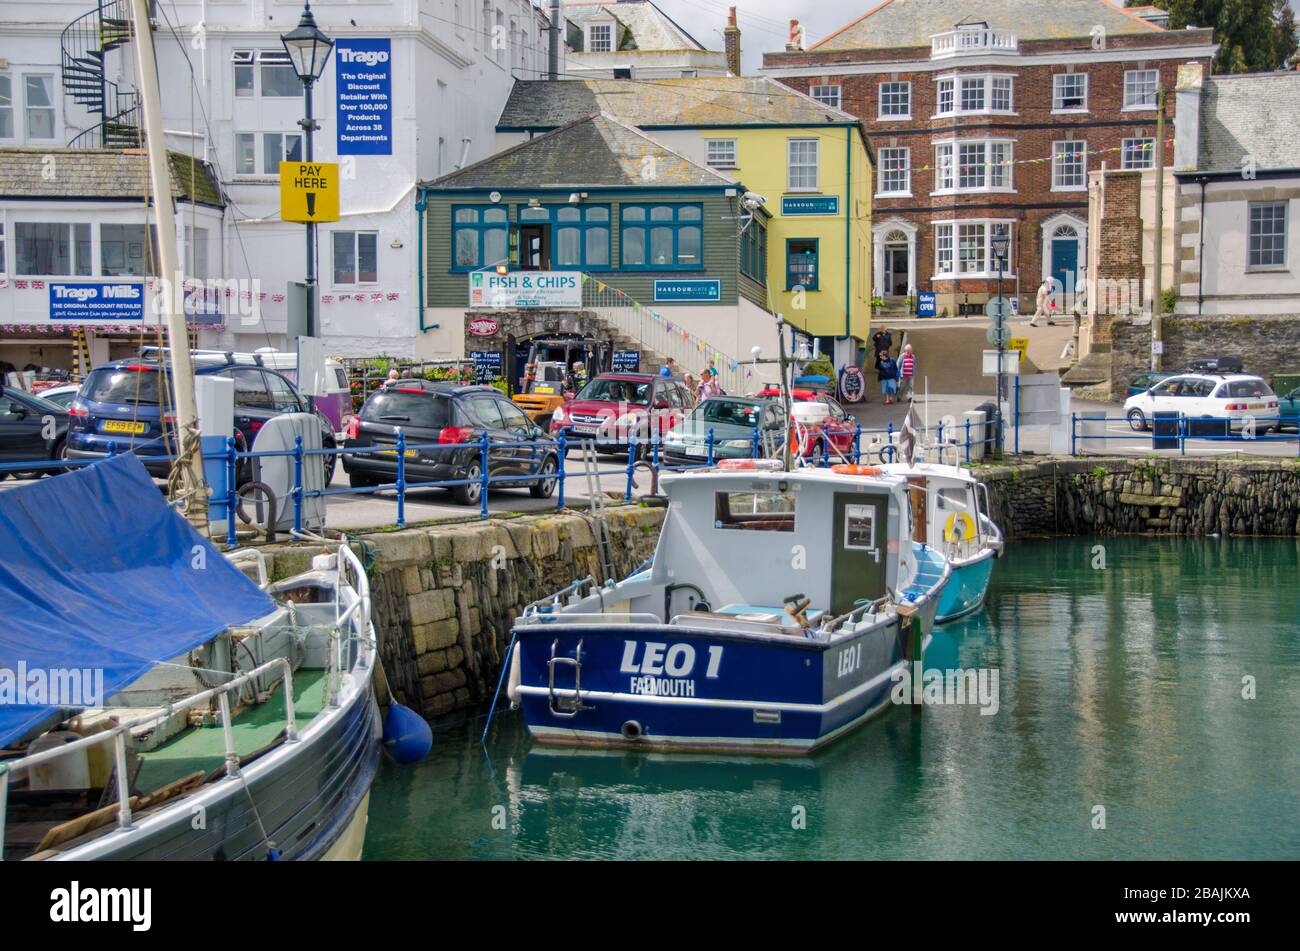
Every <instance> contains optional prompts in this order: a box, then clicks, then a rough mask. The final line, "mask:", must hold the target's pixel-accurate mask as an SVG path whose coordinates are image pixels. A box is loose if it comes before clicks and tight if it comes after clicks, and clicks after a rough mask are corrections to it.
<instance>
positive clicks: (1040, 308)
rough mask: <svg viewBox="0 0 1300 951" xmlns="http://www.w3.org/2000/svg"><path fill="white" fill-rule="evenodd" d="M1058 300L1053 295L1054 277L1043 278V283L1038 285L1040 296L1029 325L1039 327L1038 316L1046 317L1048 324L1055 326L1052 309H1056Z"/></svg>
mask: <svg viewBox="0 0 1300 951" xmlns="http://www.w3.org/2000/svg"><path fill="white" fill-rule="evenodd" d="M1055 306H1056V301H1055V299H1053V297H1052V279H1051V278H1050V277H1045V278H1043V283H1041V284H1039V285H1038V297H1037V299H1036V301H1035V304H1034V316H1033V317H1031V318H1030V319H1029V326H1031V327H1037V326H1038V318H1039V317H1046V318H1047V326H1049V327H1051V326H1053V323H1052V311H1053V310H1054V309H1055Z"/></svg>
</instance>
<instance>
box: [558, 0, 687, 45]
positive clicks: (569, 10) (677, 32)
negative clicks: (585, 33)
mask: <svg viewBox="0 0 1300 951" xmlns="http://www.w3.org/2000/svg"><path fill="white" fill-rule="evenodd" d="M560 13H561V14H562V15H563V16H564V18H565V19H567V20H569V21H570V22H572V23H574V24H576V25H578V26H583V25H585V23H586V22H587V21H588V20H591V19H594V18H596V17H598V16H605V15H609V16H613V17H614V19H616V20H618V21H619V22H620V23H622V24H623V26H624V27H625V28H626V29H627V30H628V32H630V33H631V34H632V35H631V38H630V40H629V39H624V40H623V41H622V43H621V44H620V46H619V47H618V48H620V49H634V50H642V51H644V50H655V51H664V50H674V51H675V50H702V49H704V47H703V46H702V45H701V44H700V42H699V41H698V40H696V39H695V37H693V36H691V35H690V34H689V33H687V32H686V31H685V30H684V29H682V28H681V27H680V26H679V25H678V24H677V23H676V22H674V20H673V18H672V17H670V16H668V14H666V13H664V11H663V10H661V9H659V7H657V6H656V5H655V4H654V3H653V2H651V0H613V2H610V0H600V2H580V3H566V4H564V5H562V6H561V7H560Z"/></svg>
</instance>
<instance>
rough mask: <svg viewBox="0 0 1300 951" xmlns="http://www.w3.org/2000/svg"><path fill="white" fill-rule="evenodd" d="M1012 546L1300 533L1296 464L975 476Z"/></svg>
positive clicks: (1136, 466) (1009, 470) (1142, 463)
mask: <svg viewBox="0 0 1300 951" xmlns="http://www.w3.org/2000/svg"><path fill="white" fill-rule="evenodd" d="M975 471H976V473H977V475H978V477H979V478H980V479H981V480H982V481H983V482H985V483H986V484H987V485H988V489H989V506H990V508H991V509H992V512H991V513H990V514H992V516H993V519H994V521H996V522H997V523H998V524H999V525H1001V526H1002V530H1003V532H1004V533H1006V535H1007V537H1008V538H1015V537H1017V536H1020V537H1025V536H1034V535H1107V534H1142V533H1155V534H1164V535H1212V534H1219V535H1224V536H1226V535H1300V460H1296V459H1255V460H1231V459H1193V458H1187V457H1183V456H1179V457H1176V458H1127V457H1124V458H1120V457H1109V456H1089V457H1087V458H1084V459H1077V458H1069V457H1066V458H1047V459H1042V460H1019V461H1014V462H1009V463H1007V464H1003V465H988V466H980V467H977V469H976V470H975Z"/></svg>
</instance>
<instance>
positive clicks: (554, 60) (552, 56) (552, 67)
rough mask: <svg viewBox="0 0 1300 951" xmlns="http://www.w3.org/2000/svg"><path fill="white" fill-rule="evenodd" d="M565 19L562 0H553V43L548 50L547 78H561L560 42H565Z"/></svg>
mask: <svg viewBox="0 0 1300 951" xmlns="http://www.w3.org/2000/svg"><path fill="white" fill-rule="evenodd" d="M563 23H564V19H563V17H562V16H561V15H560V0H551V45H550V49H548V50H547V51H546V78H547V79H552V80H554V79H559V78H560V43H562V42H563V40H564V36H563V33H562V30H563Z"/></svg>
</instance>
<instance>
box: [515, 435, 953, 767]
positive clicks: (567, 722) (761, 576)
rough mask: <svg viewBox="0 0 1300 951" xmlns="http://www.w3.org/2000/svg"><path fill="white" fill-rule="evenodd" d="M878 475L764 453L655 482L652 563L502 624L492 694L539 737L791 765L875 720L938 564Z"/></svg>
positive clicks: (929, 599) (912, 646)
mask: <svg viewBox="0 0 1300 951" xmlns="http://www.w3.org/2000/svg"><path fill="white" fill-rule="evenodd" d="M878 472H879V470H870V469H866V468H864V467H857V466H838V467H835V468H833V469H829V470H821V469H800V470H797V471H794V472H786V471H781V469H780V464H779V463H777V462H775V461H773V462H770V463H769V462H767V461H765V460H744V461H736V462H731V463H723V464H722V465H721V466H720V467H719V468H718V469H715V470H709V471H703V472H691V473H683V474H679V475H668V476H664V478H663V481H662V483H661V484H662V487H663V489H664V491H665V493H666V495H667V497H668V511H667V515H666V518H665V521H664V525H663V530H662V533H661V535H660V538H659V544H658V547H657V549H656V551H655V555H654V558H653V561H652V563H651V564H650V565H649V566H648V567H647V568H645V569H644V570H642V571H640V572H638V573H636V574H634V575H633V576H632V577H629V578H627V579H626V580H624V581H622V582H621V583H618V584H614V583H612V582H608V583H606V585H605V586H598V585H596V584H595V583H594V582H593V581H592V580H591V579H584V580H582V581H578V582H575V583H574V584H573V585H571V586H570V587H569V588H567V589H565V590H563V591H561V592H558V593H557V594H556V595H554V596H552V597H551V598H549V599H547V600H546V601H544V602H540V603H538V604H536V605H532V606H530V607H529V609H527V610H526V611H525V612H524V614H523V615H522V616H521V617H520V618H519V619H518V621H517V622H516V624H515V630H514V637H515V641H516V648H515V650H514V652H513V655H512V657H511V667H510V688H509V697H510V699H511V701H512V703H513V704H515V705H517V706H518V707H520V708H521V709H522V711H523V716H524V719H525V721H526V722H527V724H528V728H529V730H530V732H531V733H532V735H533V737H534V738H535V739H536V740H537V741H539V742H541V743H548V744H565V745H576V746H582V745H590V746H636V747H648V748H654V749H669V750H711V751H719V750H720V751H729V752H730V751H735V752H745V753H770V754H787V755H788V754H799V753H807V752H809V751H811V750H813V749H816V748H817V747H820V746H822V745H824V744H826V743H828V742H830V741H831V740H833V739H835V738H836V737H838V736H840V735H842V734H843V733H845V732H846V731H848V730H850V729H852V728H853V727H855V726H857V725H859V724H861V723H862V722H864V721H865V720H866V719H868V718H869V717H871V716H872V715H873V714H876V713H879V712H881V711H882V710H884V709H885V708H886V706H887V705H888V704H889V703H890V695H891V688H892V687H893V685H894V683H895V682H896V680H897V679H899V678H900V677H901V676H904V675H905V674H906V672H907V671H908V670H909V668H908V664H909V662H911V661H919V660H921V654H922V651H923V649H924V644H925V641H926V640H927V639H928V636H929V633H930V629H931V625H932V624H933V620H934V616H935V611H936V609H937V607H938V597H939V594H940V592H941V591H942V589H943V586H944V584H945V583H946V582H947V580H948V575H949V568H948V565H947V563H946V562H945V561H944V559H943V558H942V557H941V556H940V555H939V554H938V553H937V552H936V551H935V550H933V549H931V548H928V547H926V546H924V545H921V544H916V543H914V542H913V541H912V536H911V519H910V515H909V500H908V486H907V482H906V481H905V480H904V479H901V478H897V477H893V476H883V475H879V474H878Z"/></svg>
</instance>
